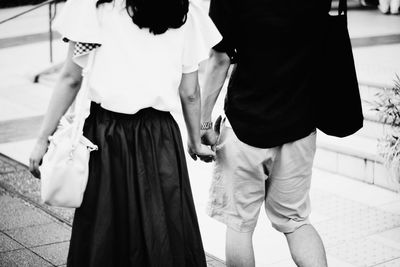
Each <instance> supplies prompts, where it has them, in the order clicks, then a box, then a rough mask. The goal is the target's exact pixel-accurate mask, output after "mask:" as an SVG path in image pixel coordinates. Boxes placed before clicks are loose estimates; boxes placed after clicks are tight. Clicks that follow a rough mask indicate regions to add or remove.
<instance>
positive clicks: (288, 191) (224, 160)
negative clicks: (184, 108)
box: [207, 123, 316, 233]
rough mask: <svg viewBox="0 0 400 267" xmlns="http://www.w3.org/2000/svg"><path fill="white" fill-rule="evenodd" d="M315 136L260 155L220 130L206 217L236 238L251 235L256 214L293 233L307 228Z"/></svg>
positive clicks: (260, 151) (230, 132) (259, 150)
mask: <svg viewBox="0 0 400 267" xmlns="http://www.w3.org/2000/svg"><path fill="white" fill-rule="evenodd" d="M315 150H316V132H313V133H311V134H310V135H309V136H307V137H305V138H303V139H300V140H297V141H295V142H291V143H287V144H284V145H282V146H278V147H274V148H268V149H262V148H256V147H252V146H249V145H247V144H245V143H243V142H241V141H240V140H239V139H238V138H237V137H236V135H235V133H234V132H233V130H232V128H231V127H229V126H227V125H226V123H223V124H222V125H221V134H220V137H219V140H218V143H217V160H216V163H215V168H214V175H213V182H212V185H211V188H210V199H209V203H208V208H207V212H208V214H209V215H210V216H211V217H212V218H215V219H216V220H218V221H220V222H222V223H224V224H226V225H227V226H228V227H230V228H232V229H234V230H236V231H239V232H250V231H253V230H254V228H255V226H256V224H257V219H258V215H259V213H260V208H261V206H262V204H263V203H265V211H266V213H267V216H268V218H269V219H270V221H271V223H272V226H273V227H274V228H275V229H277V230H278V231H280V232H283V233H291V232H293V231H295V230H296V229H297V228H299V227H300V226H302V225H305V224H309V220H308V217H309V214H310V198H309V191H310V184H311V173H312V165H313V160H314V155H315Z"/></svg>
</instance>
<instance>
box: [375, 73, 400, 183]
mask: <svg viewBox="0 0 400 267" xmlns="http://www.w3.org/2000/svg"><path fill="white" fill-rule="evenodd" d="M376 97H377V99H376V100H375V101H374V102H372V103H371V104H372V106H373V110H375V111H377V113H378V115H379V117H380V118H381V120H382V122H384V123H385V134H384V136H383V138H381V139H380V140H379V153H380V154H381V156H382V157H383V158H384V160H385V164H386V166H387V167H389V168H390V169H391V170H392V173H393V177H394V178H395V180H396V182H397V183H398V184H400V77H399V76H397V75H396V79H395V81H394V86H393V87H392V88H385V89H384V90H382V91H381V92H379V93H377V94H376Z"/></svg>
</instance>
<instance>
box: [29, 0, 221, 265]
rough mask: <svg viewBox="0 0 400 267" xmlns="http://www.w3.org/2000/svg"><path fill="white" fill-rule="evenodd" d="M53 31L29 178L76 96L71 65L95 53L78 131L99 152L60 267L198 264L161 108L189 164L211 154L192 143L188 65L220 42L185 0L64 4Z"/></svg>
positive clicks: (197, 241)
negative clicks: (58, 46)
mask: <svg viewBox="0 0 400 267" xmlns="http://www.w3.org/2000/svg"><path fill="white" fill-rule="evenodd" d="M57 27H58V30H59V32H60V33H61V34H62V35H63V36H64V40H67V41H68V42H69V51H68V56H67V60H66V63H65V66H64V69H63V71H62V74H61V78H60V80H59V81H58V83H57V85H56V88H55V90H54V93H53V96H52V98H51V101H50V105H49V108H48V111H47V114H46V115H45V118H44V123H43V126H42V130H41V132H40V137H39V139H38V141H37V143H36V146H35V148H34V149H33V152H32V154H31V158H30V169H31V172H32V173H33V174H34V175H35V176H37V177H38V176H40V172H39V167H38V166H39V162H40V161H41V159H42V157H43V155H44V153H45V151H46V149H47V146H48V141H47V140H48V137H49V136H50V135H51V134H52V133H53V132H54V130H55V129H56V126H57V123H58V121H59V119H60V118H61V116H62V115H63V114H64V113H65V112H66V110H67V109H68V107H69V106H70V105H71V103H72V102H73V100H74V98H75V96H76V94H77V92H78V90H79V86H80V82H81V72H82V68H81V67H80V66H79V65H78V64H81V65H84V64H85V61H86V57H87V52H88V51H90V50H92V49H93V48H96V51H95V53H96V54H95V60H94V65H93V67H92V69H91V70H90V76H89V84H90V88H91V92H90V98H91V100H92V105H91V112H90V115H89V117H88V118H87V120H86V122H85V127H84V134H85V136H86V137H87V138H89V139H90V140H91V141H92V142H93V143H94V144H96V145H97V146H98V147H99V150H98V151H94V152H92V153H91V158H90V164H89V181H88V185H87V188H86V191H85V195H84V199H83V203H82V206H81V207H80V208H78V209H77V210H76V212H75V218H74V222H73V227H72V237H71V242H70V250H69V255H68V263H67V266H70V267H71V266H190V267H191V266H206V262H205V255H204V251H203V247H202V242H201V237H200V232H199V227H198V222H197V217H196V212H195V208H194V204H193V199H192V193H191V189H190V184H189V178H188V173H187V166H186V162H185V157H184V152H183V147H182V141H181V136H180V132H179V128H178V126H177V124H176V122H175V121H174V119H173V118H172V116H171V114H170V112H172V111H176V110H179V109H180V105H182V109H183V115H184V118H185V122H186V126H187V130H188V149H189V153H190V155H191V156H192V158H194V159H196V157H197V156H198V157H200V158H202V159H205V160H206V159H209V158H210V157H213V156H214V152H212V151H211V150H210V149H209V148H208V147H206V146H203V145H201V143H200V117H199V116H200V98H199V91H198V88H197V69H198V64H199V62H201V61H202V60H205V59H207V58H208V52H209V49H210V48H211V47H212V46H213V45H215V44H216V43H218V42H219V41H220V38H221V37H220V35H219V33H218V31H217V30H216V28H215V26H214V25H213V24H212V22H211V20H210V19H209V18H208V16H207V14H205V13H203V11H202V10H201V8H200V7H199V6H198V5H197V4H196V3H193V2H188V0H145V1H138V0H114V1H113V0H98V1H97V0H69V1H68V2H67V3H66V5H65V7H64V9H63V13H62V14H61V15H60V17H59V18H58V22H57ZM179 97H180V99H179ZM180 102H181V103H182V104H180Z"/></svg>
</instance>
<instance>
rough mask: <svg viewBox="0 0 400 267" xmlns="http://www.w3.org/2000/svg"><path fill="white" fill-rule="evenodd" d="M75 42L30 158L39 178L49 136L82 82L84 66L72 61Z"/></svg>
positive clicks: (31, 168)
mask: <svg viewBox="0 0 400 267" xmlns="http://www.w3.org/2000/svg"><path fill="white" fill-rule="evenodd" d="M74 47H75V43H74V42H70V43H69V48H68V55H67V59H66V61H65V63H64V67H63V69H62V71H61V75H60V77H59V79H58V81H57V83H56V86H55V88H54V91H53V94H52V96H51V99H50V103H49V106H48V109H47V112H46V114H45V116H44V119H43V123H42V127H41V129H40V132H39V136H38V140H37V142H36V145H35V147H34V149H33V151H32V153H31V156H30V159H29V170H30V171H31V173H32V174H33V175H34V176H35V177H37V178H39V177H40V172H39V165H40V163H41V161H42V158H43V156H44V154H45V153H46V150H47V147H48V138H49V136H50V135H52V134H53V133H54V131H55V130H56V128H57V125H58V122H59V120H60V119H61V117H62V116H63V115H64V114H65V112H66V111H67V110H68V108H69V107H70V106H71V104H72V102H73V101H74V99H75V97H76V95H77V93H78V91H79V89H80V85H81V82H82V68H81V67H79V66H78V65H77V64H75V63H74V62H73V61H72V56H73V51H74Z"/></svg>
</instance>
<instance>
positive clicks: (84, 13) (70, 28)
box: [54, 0, 101, 43]
mask: <svg viewBox="0 0 400 267" xmlns="http://www.w3.org/2000/svg"><path fill="white" fill-rule="evenodd" d="M96 3H97V0H67V2H66V3H65V5H64V7H63V9H62V11H61V13H60V15H59V16H58V17H57V19H56V22H55V26H54V28H55V29H56V30H57V31H58V32H60V33H61V35H62V36H63V37H65V38H67V39H69V40H72V41H76V42H84V43H101V40H100V25H99V23H100V22H99V12H98V11H99V10H98V9H97V7H96Z"/></svg>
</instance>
